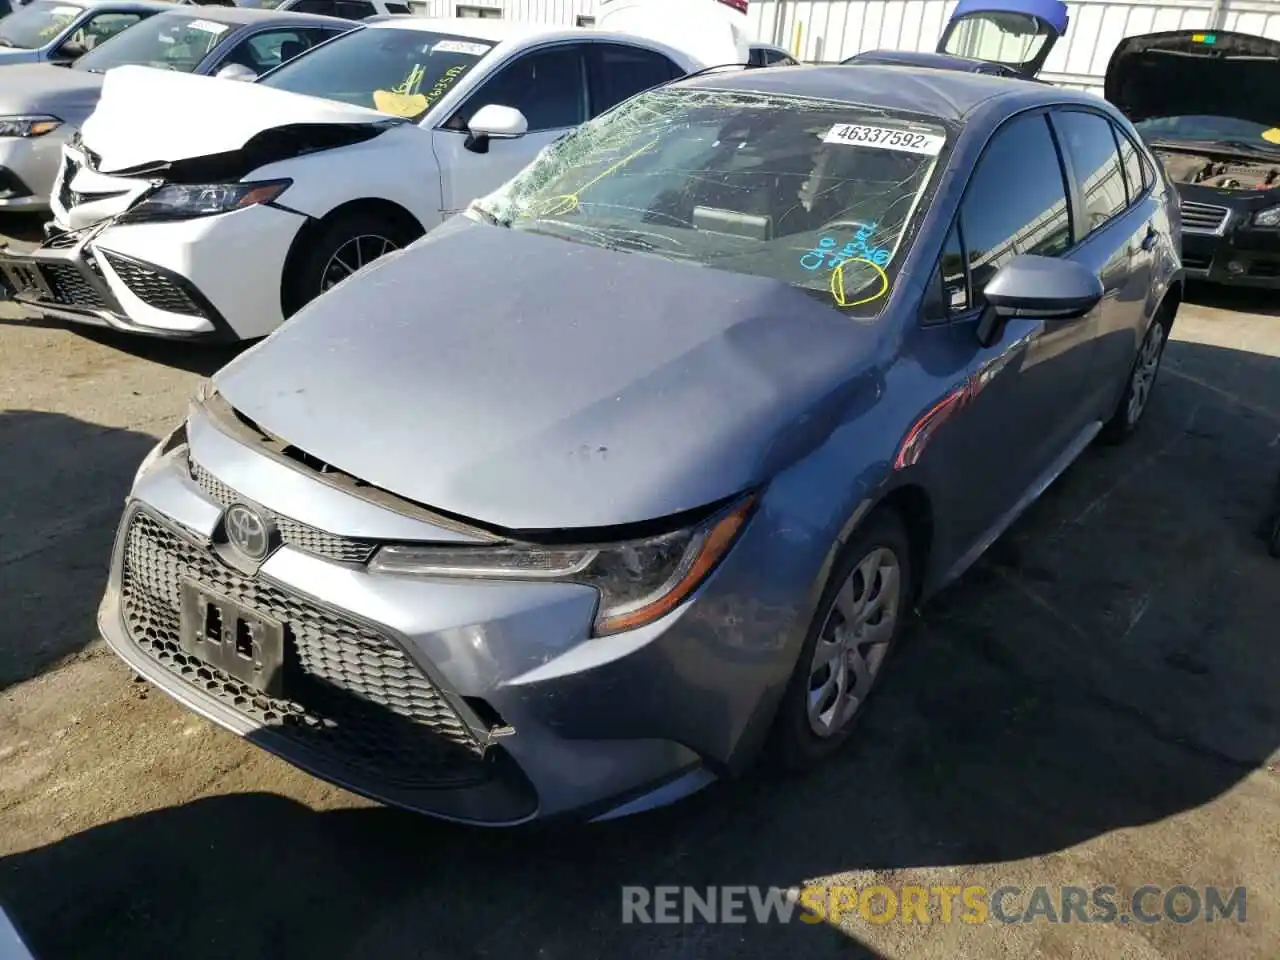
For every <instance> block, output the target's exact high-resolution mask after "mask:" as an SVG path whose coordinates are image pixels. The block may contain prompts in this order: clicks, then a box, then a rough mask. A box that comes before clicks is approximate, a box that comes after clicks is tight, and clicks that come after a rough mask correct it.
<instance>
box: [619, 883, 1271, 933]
mask: <svg viewBox="0 0 1280 960" xmlns="http://www.w3.org/2000/svg"><path fill="white" fill-rule="evenodd" d="M1246 900H1247V891H1246V890H1245V888H1244V887H1233V888H1228V887H1214V886H1206V887H1192V886H1189V885H1187V884H1178V885H1176V886H1171V887H1167V888H1166V887H1159V886H1154V885H1146V886H1141V887H1137V888H1136V889H1134V890H1132V891H1130V892H1121V891H1119V890H1118V889H1117V888H1116V887H1115V886H1112V885H1106V884H1104V885H1100V886H1096V887H1081V886H1061V887H1049V886H1039V887H1032V888H1026V889H1024V888H1022V887H1017V886H1011V885H1009V886H999V887H985V886H977V885H970V886H950V885H939V886H929V887H925V886H913V885H903V886H897V887H889V886H883V885H877V886H867V887H852V886H808V887H789V888H783V887H747V886H739V887H730V886H725V887H701V888H698V887H623V888H622V922H623V923H663V924H675V923H792V922H794V921H797V920H798V921H799V922H801V923H811V924H816V923H839V922H840V921H841V920H843V919H854V918H859V919H861V920H863V921H865V922H867V923H876V924H885V923H926V924H932V923H942V924H947V923H968V924H978V923H1085V924H1100V923H1144V924H1153V923H1183V924H1186V923H1215V922H1223V921H1228V922H1235V923H1244V922H1245V921H1246V919H1247V911H1246V908H1247V904H1246Z"/></svg>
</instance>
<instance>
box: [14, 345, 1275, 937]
mask: <svg viewBox="0 0 1280 960" xmlns="http://www.w3.org/2000/svg"><path fill="white" fill-rule="evenodd" d="M1259 363H1261V364H1263V365H1265V366H1266V367H1267V369H1268V370H1269V373H1270V377H1269V381H1270V384H1272V385H1271V386H1268V383H1267V381H1266V380H1265V379H1263V380H1259V381H1257V382H1256V383H1253V382H1252V381H1251V383H1253V386H1251V387H1250V389H1256V390H1259V391H1268V392H1266V393H1265V394H1259V395H1257V396H1253V395H1250V396H1248V397H1244V396H1241V395H1240V394H1239V392H1238V391H1237V392H1235V393H1232V394H1230V395H1228V393H1227V392H1224V390H1223V389H1221V388H1219V387H1218V386H1217V384H1220V383H1226V384H1230V383H1232V382H1233V378H1234V377H1236V375H1237V373H1238V371H1239V370H1240V369H1242V368H1244V367H1249V368H1252V367H1253V365H1255V364H1259ZM1188 367H1193V368H1194V369H1195V370H1196V371H1197V374H1196V375H1195V376H1190V375H1188V374H1186V373H1185V369H1186V368H1188ZM1205 376H1209V377H1211V379H1212V383H1211V384H1209V385H1206V384H1205V382H1203V377H1205ZM1277 392H1280V360H1277V359H1274V358H1259V357H1257V356H1256V355H1245V354H1241V353H1240V352H1238V351H1232V350H1224V349H1220V348H1213V347H1206V346H1202V345H1198V344H1194V343H1184V342H1174V343H1171V344H1170V345H1169V353H1168V366H1167V368H1166V371H1165V375H1164V376H1163V378H1162V381H1161V384H1160V387H1159V389H1158V390H1157V391H1156V393H1155V394H1154V397H1153V400H1152V403H1151V406H1150V408H1149V411H1148V415H1147V416H1148V419H1147V420H1146V422H1145V423H1144V424H1143V428H1142V430H1141V431H1140V432H1139V434H1138V435H1137V436H1136V437H1135V438H1134V440H1133V442H1132V443H1131V444H1130V445H1128V446H1125V447H1122V448H1103V447H1099V448H1097V449H1091V450H1090V451H1088V452H1087V453H1086V454H1085V455H1084V457H1083V458H1082V460H1081V462H1079V463H1078V464H1077V465H1075V467H1073V468H1072V470H1070V471H1069V472H1068V474H1067V475H1066V476H1065V477H1064V478H1063V479H1062V481H1060V482H1059V483H1058V484H1055V485H1054V486H1053V487H1052V488H1051V489H1050V491H1049V492H1048V493H1047V494H1046V495H1045V496H1044V497H1043V498H1042V499H1041V500H1040V501H1039V502H1038V503H1037V504H1036V506H1035V507H1033V509H1032V510H1031V511H1029V512H1028V513H1027V515H1025V516H1024V517H1023V518H1022V519H1020V520H1019V522H1018V523H1017V524H1015V526H1014V527H1013V528H1012V529H1011V530H1010V531H1009V532H1008V533H1007V534H1006V536H1005V537H1004V538H1002V540H1001V541H1000V542H999V543H998V545H997V547H996V548H994V549H993V550H992V551H991V552H989V553H988V555H987V556H986V557H985V558H984V559H983V560H982V561H981V562H980V563H979V564H978V565H977V566H976V567H975V568H974V569H973V570H972V571H971V572H970V573H969V574H968V575H967V576H965V577H964V578H962V580H961V581H960V582H959V583H957V584H956V585H955V586H954V587H952V588H951V589H949V590H948V591H947V592H945V593H944V594H943V595H941V596H939V597H938V598H936V600H935V602H933V603H931V604H929V605H928V606H927V607H926V608H925V609H924V610H923V611H921V613H920V615H919V618H918V620H917V622H916V624H915V626H914V628H913V629H912V631H911V632H910V634H909V635H908V636H907V637H906V638H905V642H904V643H903V645H902V646H901V648H900V649H899V650H898V651H897V653H896V655H895V661H896V662H895V663H894V665H893V669H892V670H891V671H890V672H889V673H888V674H887V675H886V677H885V681H884V683H883V685H882V687H881V689H880V690H879V691H878V693H877V696H876V702H875V706H874V709H872V710H870V711H869V712H868V713H867V715H866V716H865V717H864V718H863V721H862V724H861V727H860V729H859V733H858V736H857V738H856V739H855V740H854V741H853V742H852V743H851V744H850V745H849V748H848V749H846V750H845V751H844V752H843V753H842V754H841V755H840V756H838V757H837V758H835V759H834V760H833V761H832V762H830V763H829V764H827V765H826V766H825V767H824V768H823V769H821V770H820V771H817V772H815V773H814V774H812V775H810V776H807V777H803V778H792V779H778V778H776V777H772V776H767V775H765V774H763V773H753V774H750V775H748V776H746V777H745V778H743V779H742V780H740V781H738V782H734V783H728V784H720V785H717V786H715V787H713V788H711V789H709V790H707V791H705V792H703V793H702V794H700V795H698V796H696V797H693V798H691V799H689V800H688V801H686V802H684V803H681V804H679V805H677V806H675V807H672V808H668V809H665V810H661V811H657V812H654V813H652V814H650V815H647V816H643V817H637V818H632V819H629V820H623V821H617V822H611V823H604V824H597V825H583V826H577V825H572V824H553V825H550V826H546V827H541V828H529V829H519V830H514V831H501V832H486V831H481V830H477V829H471V828H463V827H458V826H452V825H448V824H441V823H437V822H433V821H430V820H426V819H423V818H418V817H414V816H410V815H407V814H403V813H399V812H396V811H392V810H387V809H383V808H376V807H373V808H356V809H344V810H330V811H315V810H313V809H311V808H309V807H306V806H303V805H301V804H299V803H296V802H294V801H292V800H289V799H285V798H283V797H279V796H273V795H268V794H263V793H239V794H230V795H221V796H211V797H205V798H202V799H196V800H193V801H190V802H187V803H182V804H177V805H173V806H169V807H166V808H163V809H158V810H154V811H152V812H145V813H139V814H138V815H137V816H134V817H131V818H128V819H122V820H118V821H115V822H111V823H106V824H102V825H100V826H97V827H93V828H90V829H87V830H85V831H83V832H80V833H77V834H75V835H72V836H68V837H66V838H64V839H61V840H59V841H56V842H54V843H51V844H48V845H46V846H43V847H39V848H36V849H33V850H29V851H27V852H23V853H18V854H14V855H12V856H9V857H7V858H5V859H4V860H3V861H0V903H3V904H4V905H5V907H6V908H7V909H9V910H10V912H11V914H12V915H13V916H14V917H15V918H16V919H17V921H18V922H19V924H20V925H21V926H22V928H23V929H24V930H25V931H27V933H28V934H29V936H30V938H31V940H32V946H33V947H34V948H35V950H36V953H37V955H38V956H39V957H40V958H41V960H51V958H55V957H63V956H66V957H94V956H103V957H115V956H129V955H135V956H136V955H145V954H149V953H154V952H155V951H156V949H157V947H158V945H161V944H163V945H164V948H165V949H167V950H169V951H172V952H174V953H175V954H178V955H181V956H183V957H184V958H199V957H224V956H226V955H228V954H230V953H235V954H236V955H237V956H239V957H243V958H254V957H264V958H265V957H276V958H279V957H286V958H287V957H314V956H317V955H319V956H342V957H346V956H351V957H356V956H360V957H364V956H379V957H432V958H444V960H447V958H459V960H461V958H469V960H470V958H482V957H491V956H493V957H538V958H544V960H560V958H575V960H576V958H579V957H584V956H609V957H644V958H655V957H672V958H674V957H691V956H698V957H713V956H714V957H720V956H732V957H739V958H756V957H759V958H761V960H763V958H765V957H770V958H772V957H776V956H778V955H780V954H783V953H784V952H790V953H796V952H799V953H800V954H801V955H802V956H804V957H806V960H808V958H823V957H835V956H841V957H847V956H850V955H854V956H876V954H875V953H874V952H872V951H871V949H870V948H869V947H867V946H865V945H863V944H860V943H858V942H855V941H852V940H851V939H850V938H849V937H848V936H846V935H845V934H843V933H841V932H839V931H837V930H835V929H834V928H831V927H827V926H825V925H819V926H816V927H813V926H807V925H803V924H794V923H793V924H785V925H783V924H754V923H749V924H746V925H734V924H723V925H705V924H698V923H695V924H691V925H681V924H677V925H668V926H651V925H635V924H624V923H623V922H622V890H621V888H622V887H623V886H625V885H643V886H650V887H652V886H655V885H691V886H695V887H698V888H705V887H706V886H708V885H713V884H715V885H720V884H734V885H752V884H758V885H765V886H768V885H776V886H781V887H788V886H793V885H801V884H804V883H805V882H806V881H807V880H809V879H811V878H815V877H825V876H832V875H838V874H843V873H848V872H852V871H861V870H874V871H877V872H879V873H881V874H882V875H883V874H889V875H891V874H892V871H895V870H902V869H911V868H935V867H937V868H941V867H961V866H968V865H980V864H992V863H1007V862H1011V861H1017V860H1022V859H1025V858H1031V857H1039V856H1044V855H1047V854H1052V853H1056V852H1059V851H1062V850H1065V849H1067V848H1069V847H1072V846H1074V845H1076V844H1079V843H1082V842H1085V841H1088V840H1091V839H1094V838H1096V837H1099V836H1101V835H1103V834H1106V833H1108V832H1111V831H1115V830H1118V829H1122V828H1128V827H1135V826H1141V825H1145V824H1151V823H1155V822H1157V821H1161V820H1163V819H1165V818H1167V817H1171V816H1173V815H1175V814H1179V813H1183V812H1185V811H1189V810H1192V809H1194V808H1196V807H1199V806H1201V805H1203V804H1206V803H1208V802H1210V801H1213V800H1214V799H1216V798H1218V797H1220V796H1222V795H1223V794H1224V793H1226V792H1227V791H1229V790H1231V789H1232V788H1233V787H1235V786H1236V785H1238V784H1239V783H1240V782H1241V780H1242V779H1244V778H1245V777H1246V776H1248V775H1249V774H1250V773H1251V772H1252V771H1255V770H1257V769H1258V768H1259V767H1260V766H1263V765H1265V764H1266V763H1267V761H1268V758H1269V757H1270V756H1271V755H1272V754H1273V753H1274V751H1275V750H1276V749H1277V747H1278V746H1280V712H1278V711H1280V707H1278V706H1277V705H1280V649H1278V648H1277V645H1276V644H1275V643H1274V637H1275V630H1274V624H1275V623H1276V622H1277V621H1280V594H1278V593H1277V591H1276V590H1275V588H1274V585H1275V577H1276V573H1277V567H1276V565H1275V561H1274V560H1271V559H1270V558H1268V557H1267V556H1266V555H1265V545H1264V544H1262V543H1261V542H1260V541H1259V540H1258V538H1257V537H1256V536H1255V529H1254V528H1255V526H1256V519H1257V517H1258V516H1259V515H1261V513H1262V512H1264V511H1265V509H1266V504H1267V500H1268V497H1269V494H1270V491H1271V488H1272V485H1273V483H1274V481H1275V475H1276V471H1277V470H1278V469H1280V462H1277V461H1278V460H1280V452H1278V451H1277V449H1276V447H1275V441H1276V438H1277V436H1278V435H1280V414H1277V415H1275V416H1273V415H1271V414H1269V413H1267V412H1266V411H1267V410H1268V409H1272V408H1273V407H1271V406H1269V405H1273V404H1274V403H1275V396H1276V393H1277ZM50 575H52V568H51V571H50ZM85 585H86V586H87V582H86V584H85ZM92 599H94V600H96V596H94V597H93V598H92ZM89 602H90V596H89V595H86V596H85V597H83V598H81V599H80V600H77V601H76V603H75V604H73V606H74V607H75V609H77V610H78V611H80V612H81V613H82V614H83V613H84V612H85V611H86V608H87V607H88V606H89ZM69 605H72V604H69ZM152 789H153V791H154V790H155V789H158V786H157V785H152ZM154 795H155V794H154V792H153V793H149V794H148V796H152V797H154ZM1212 842H1213V838H1212V837H1208V838H1206V840H1205V843H1206V844H1212ZM1183 866H1185V864H1184V865H1183ZM1170 869H1171V870H1174V869H1176V867H1175V866H1171V867H1170ZM1188 869H1189V868H1188Z"/></svg>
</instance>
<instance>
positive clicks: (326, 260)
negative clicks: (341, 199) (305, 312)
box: [283, 211, 422, 316]
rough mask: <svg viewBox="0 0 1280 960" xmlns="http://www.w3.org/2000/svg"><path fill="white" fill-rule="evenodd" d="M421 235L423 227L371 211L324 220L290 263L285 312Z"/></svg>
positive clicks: (284, 299) (285, 287) (285, 290)
mask: <svg viewBox="0 0 1280 960" xmlns="http://www.w3.org/2000/svg"><path fill="white" fill-rule="evenodd" d="M420 236H422V230H421V229H420V228H410V227H409V226H408V225H407V224H406V223H404V222H403V221H401V220H395V219H390V218H388V217H386V216H381V215H379V214H376V213H373V212H371V211H370V212H364V211H355V212H352V213H348V214H342V215H339V216H337V217H334V218H333V219H332V220H328V221H321V223H320V224H319V225H318V228H317V230H316V232H315V233H314V234H313V235H312V236H311V237H308V238H307V239H306V241H305V244H306V245H305V247H303V249H302V250H301V252H300V255H299V256H298V257H297V259H296V260H295V261H294V262H293V263H291V264H290V268H289V272H288V275H287V277H286V280H285V285H284V291H283V294H284V295H283V306H284V309H285V315H286V316H292V315H293V314H294V313H297V312H298V311H299V310H301V309H302V308H303V307H304V306H306V305H307V304H308V303H310V302H311V301H312V300H314V299H315V298H316V297H318V296H319V295H320V294H321V293H323V292H324V291H325V290H328V289H329V288H330V287H331V286H333V285H334V284H336V283H337V282H339V281H341V280H345V279H346V278H347V277H348V276H350V275H351V274H353V273H355V272H356V271H357V270H359V269H360V268H362V267H365V266H368V265H369V264H370V263H372V262H373V261H374V260H376V259H377V258H378V257H380V256H382V255H383V254H386V253H390V252H391V251H392V250H399V249H400V248H401V247H405V246H408V245H409V244H410V243H412V242H413V241H414V240H416V239H418V237H420ZM344 267H346V268H348V269H343V268H344ZM351 268H354V269H351Z"/></svg>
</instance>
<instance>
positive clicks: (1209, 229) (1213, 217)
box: [1182, 200, 1228, 234]
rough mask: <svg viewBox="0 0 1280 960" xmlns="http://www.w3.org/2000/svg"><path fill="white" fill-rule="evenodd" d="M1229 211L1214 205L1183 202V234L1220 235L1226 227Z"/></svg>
mask: <svg viewBox="0 0 1280 960" xmlns="http://www.w3.org/2000/svg"><path fill="white" fill-rule="evenodd" d="M1227 216H1228V211H1227V208H1226V207H1219V206H1216V205H1215V204H1212V203H1195V202H1194V201H1188V200H1183V201H1182V232H1183V233H1210V234H1219V233H1221V232H1222V228H1223V227H1224V226H1226V223H1227Z"/></svg>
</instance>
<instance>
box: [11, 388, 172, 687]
mask: <svg viewBox="0 0 1280 960" xmlns="http://www.w3.org/2000/svg"><path fill="white" fill-rule="evenodd" d="M154 445H155V439H154V438H153V437H150V436H147V435H146V434H142V433H136V432H134V431H132V430H121V429H117V428H114V427H102V426H97V425H95V424H91V423H86V422H84V421H83V420H77V419H76V418H74V417H68V416H65V415H63V414H60V413H45V412H40V411H35V410H0V590H3V594H4V597H5V602H4V605H3V609H4V612H5V616H3V617H0V690H3V689H4V688H5V687H7V686H9V685H10V684H13V683H16V682H18V681H21V680H25V679H27V678H28V677H31V676H35V675H36V674H38V673H40V672H41V671H42V670H44V669H45V668H46V667H48V666H49V665H50V664H51V663H53V662H55V661H57V660H59V659H61V658H63V657H66V656H68V655H70V654H74V653H76V652H77V651H79V650H81V649H82V648H83V647H85V646H86V645H87V644H89V643H91V642H93V641H94V640H96V639H97V630H96V628H95V626H94V615H95V611H96V610H97V607H98V600H99V598H100V597H101V595H102V589H103V586H104V585H105V583H106V572H107V565H108V561H109V559H110V554H111V544H112V540H113V538H114V535H115V529H116V524H117V522H118V521H119V519H120V511H121V507H122V506H123V504H124V498H125V494H127V493H128V491H129V485H130V483H131V481H132V480H133V476H134V473H135V472H136V471H137V469H138V465H139V464H140V463H141V462H142V460H143V458H144V457H146V455H147V452H148V451H149V450H150V449H151V448H152V447H153V446H154Z"/></svg>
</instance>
